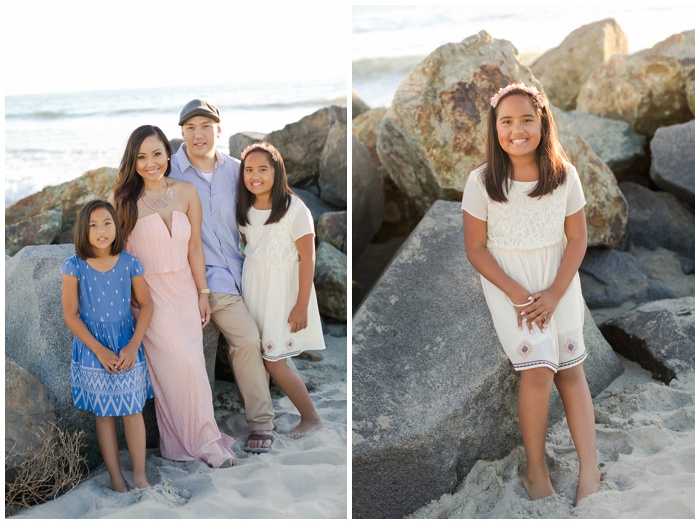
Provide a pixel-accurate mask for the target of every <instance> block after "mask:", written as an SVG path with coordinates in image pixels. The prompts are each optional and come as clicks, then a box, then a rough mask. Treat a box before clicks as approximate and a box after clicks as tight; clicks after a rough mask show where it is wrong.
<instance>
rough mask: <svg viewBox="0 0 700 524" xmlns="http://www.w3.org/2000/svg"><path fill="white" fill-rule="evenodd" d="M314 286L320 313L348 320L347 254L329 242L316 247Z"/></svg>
mask: <svg viewBox="0 0 700 524" xmlns="http://www.w3.org/2000/svg"><path fill="white" fill-rule="evenodd" d="M314 287H315V288H316V298H317V300H318V310H319V313H321V315H323V316H324V317H328V318H332V319H334V320H338V321H340V322H347V319H348V313H347V311H348V310H347V307H348V268H347V255H345V253H343V252H342V251H340V250H339V249H337V248H335V247H333V246H332V245H331V244H329V243H328V242H321V243H319V245H318V248H317V249H316V268H315V276H314Z"/></svg>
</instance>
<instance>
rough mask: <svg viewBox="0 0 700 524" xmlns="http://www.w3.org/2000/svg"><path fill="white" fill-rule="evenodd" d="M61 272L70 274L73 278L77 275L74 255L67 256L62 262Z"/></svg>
mask: <svg viewBox="0 0 700 524" xmlns="http://www.w3.org/2000/svg"><path fill="white" fill-rule="evenodd" d="M61 274H62V275H71V276H73V277H75V278H79V277H78V264H77V262H76V260H75V257H70V258H67V259H66V261H65V262H64V263H63V266H61Z"/></svg>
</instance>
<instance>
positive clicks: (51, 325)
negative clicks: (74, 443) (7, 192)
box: [5, 244, 219, 468]
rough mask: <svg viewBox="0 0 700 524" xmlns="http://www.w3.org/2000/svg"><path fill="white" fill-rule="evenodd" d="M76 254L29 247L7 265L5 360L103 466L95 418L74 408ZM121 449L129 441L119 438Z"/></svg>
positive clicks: (149, 410)
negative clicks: (66, 281)
mask: <svg viewBox="0 0 700 524" xmlns="http://www.w3.org/2000/svg"><path fill="white" fill-rule="evenodd" d="M74 253H75V248H74V246H73V244H61V245H48V246H27V247H25V248H23V249H22V250H21V251H20V252H19V253H17V254H16V255H15V256H14V257H12V258H10V259H7V260H6V261H5V355H6V356H7V357H10V358H11V359H12V360H13V361H14V362H15V363H16V364H17V365H18V366H19V367H21V368H24V369H25V370H26V371H27V372H28V373H30V374H31V375H33V376H34V377H36V378H37V379H38V380H39V381H40V382H41V383H43V384H44V385H45V386H46V389H47V392H48V399H49V401H50V402H51V403H52V404H53V406H54V412H55V414H56V418H57V419H58V425H59V427H60V428H61V429H63V430H64V431H71V432H72V431H76V430H79V429H82V430H84V431H85V432H86V443H87V451H86V453H87V458H88V465H89V466H90V467H91V468H93V467H95V466H97V465H99V464H100V463H101V461H102V458H101V456H100V454H99V450H98V447H97V437H96V434H95V422H94V418H95V417H94V415H93V414H92V413H89V412H87V411H83V410H79V409H75V407H73V398H72V396H71V392H70V384H69V382H70V363H71V347H72V344H73V333H72V332H71V331H70V330H69V329H68V327H67V326H66V324H65V322H64V320H63V309H62V305H61V266H62V265H63V262H64V261H65V259H66V258H68V257H69V256H72V255H73V254H74ZM218 336H219V333H218V330H216V328H215V327H213V326H212V327H211V328H210V327H207V329H206V330H205V333H204V340H205V344H206V347H205V360H206V363H207V373H208V374H209V379H210V384H212V385H213V380H214V363H215V355H216V341H217V340H218ZM143 413H144V420H145V422H146V435H147V437H148V441H147V445H148V447H158V435H159V434H158V426H157V423H156V417H155V407H154V404H153V400H148V401H147V402H146V408H145V409H144V412H143ZM120 447H122V448H124V447H126V442H125V441H124V440H123V438H122V437H121V436H120Z"/></svg>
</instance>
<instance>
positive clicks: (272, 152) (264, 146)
mask: <svg viewBox="0 0 700 524" xmlns="http://www.w3.org/2000/svg"><path fill="white" fill-rule="evenodd" d="M254 149H264V150H265V151H267V152H268V153H270V156H271V157H272V160H274V161H275V162H279V161H280V152H279V151H277V149H276V148H275V146H273V145H272V144H268V143H267V142H259V143H257V144H250V145H249V146H248V147H246V148H245V149H244V150H243V152H242V153H241V160H245V157H246V155H247V154H248V153H250V152H251V151H252V150H254Z"/></svg>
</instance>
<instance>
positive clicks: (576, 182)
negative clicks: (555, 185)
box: [566, 166, 586, 216]
mask: <svg viewBox="0 0 700 524" xmlns="http://www.w3.org/2000/svg"><path fill="white" fill-rule="evenodd" d="M566 176H567V177H568V179H569V180H567V185H568V186H569V188H568V189H569V194H568V195H567V198H566V216H569V215H573V214H574V213H576V211H578V210H579V209H581V208H582V207H583V206H585V205H586V196H585V195H584V194H583V186H582V185H581V178H580V177H579V176H578V172H577V171H576V168H575V167H574V166H571V167H570V168H569V172H568V173H567V175H566Z"/></svg>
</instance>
